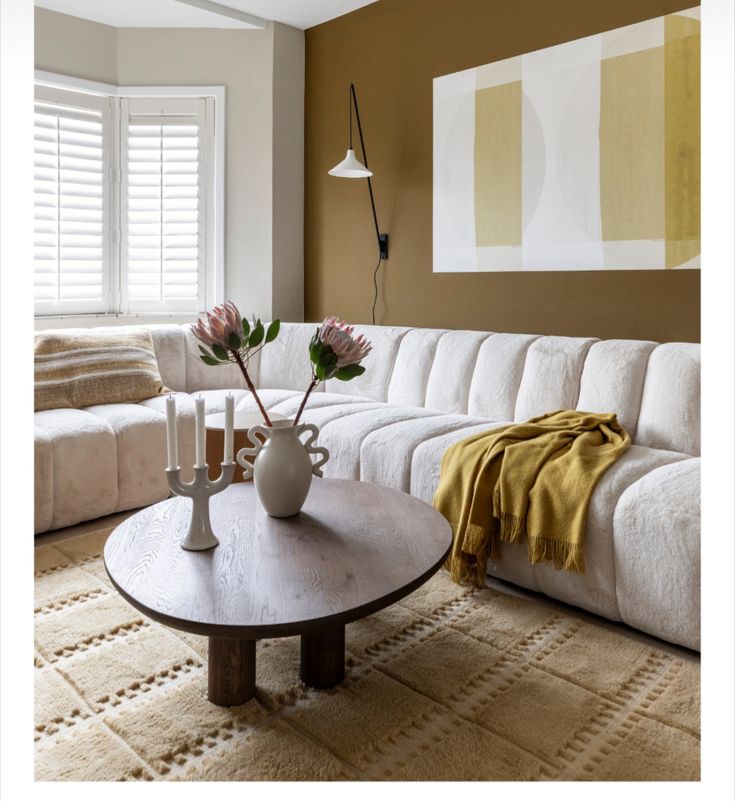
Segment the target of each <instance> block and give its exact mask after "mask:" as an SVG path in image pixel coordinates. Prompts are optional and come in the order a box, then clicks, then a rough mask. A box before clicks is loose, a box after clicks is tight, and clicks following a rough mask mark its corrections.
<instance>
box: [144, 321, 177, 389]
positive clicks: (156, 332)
mask: <svg viewBox="0 0 735 801" xmlns="http://www.w3.org/2000/svg"><path fill="white" fill-rule="evenodd" d="M147 328H148V330H149V331H150V332H151V339H152V340H153V350H154V351H155V352H156V361H157V362H158V371H159V372H160V374H161V381H163V383H164V384H165V385H166V386H167V387H168V388H169V389H173V390H174V391H175V392H186V327H185V326H183V325H175V324H172V325H149V326H147Z"/></svg>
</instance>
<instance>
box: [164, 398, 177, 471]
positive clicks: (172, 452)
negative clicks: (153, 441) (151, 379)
mask: <svg viewBox="0 0 735 801" xmlns="http://www.w3.org/2000/svg"><path fill="white" fill-rule="evenodd" d="M166 446H167V449H168V466H169V468H170V469H171V470H176V468H177V467H178V466H179V444H178V438H177V435H176V398H174V396H173V395H169V396H168V397H167V398H166Z"/></svg>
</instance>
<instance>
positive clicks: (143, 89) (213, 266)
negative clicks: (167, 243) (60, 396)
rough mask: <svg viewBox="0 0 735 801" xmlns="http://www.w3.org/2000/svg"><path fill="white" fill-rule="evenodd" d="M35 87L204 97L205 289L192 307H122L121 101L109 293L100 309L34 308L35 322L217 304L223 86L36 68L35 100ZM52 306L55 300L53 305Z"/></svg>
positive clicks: (221, 271) (220, 293) (149, 314)
mask: <svg viewBox="0 0 735 801" xmlns="http://www.w3.org/2000/svg"><path fill="white" fill-rule="evenodd" d="M36 87H44V88H50V89H61V90H65V91H71V92H77V93H80V92H81V93H83V94H88V95H97V96H100V95H102V96H106V97H110V98H113V99H115V100H117V99H123V98H129V99H132V98H151V99H155V98H163V99H169V100H172V99H175V98H202V99H204V100H205V101H206V103H205V104H206V110H207V112H206V115H205V130H204V131H203V133H204V135H205V136H206V137H207V147H206V162H205V170H206V174H207V184H208V186H207V192H206V198H205V216H206V220H205V227H206V231H207V236H206V246H205V256H204V260H203V261H204V288H203V289H204V291H203V292H200V293H199V301H198V304H197V308H196V309H195V310H193V311H186V312H182V311H175V310H174V311H170V310H168V309H155V308H152V309H150V310H148V311H135V312H129V311H127V310H126V309H125V308H124V305H123V304H124V297H123V292H122V286H123V276H122V273H123V265H122V263H121V250H122V235H121V227H122V212H123V210H122V209H121V208H120V201H121V194H120V186H121V179H122V175H121V169H120V168H121V164H120V156H121V151H122V141H121V139H122V131H121V112H120V106H121V103H120V102H112V103H111V105H112V107H113V108H112V111H111V119H112V137H113V140H114V141H113V146H112V148H111V159H110V164H109V170H108V176H109V180H108V188H109V195H110V197H109V204H108V205H109V217H110V223H111V225H110V228H109V231H110V247H109V260H108V263H109V279H108V280H109V291H108V293H107V295H108V301H107V309H106V310H105V311H102V312H99V311H90V312H89V313H86V312H83V311H73V310H71V309H69V310H65V309H63V308H59V307H58V306H56V308H55V309H48V310H45V309H44V310H43V311H39V310H38V307H37V308H36V311H35V318H36V320H37V321H39V322H42V321H44V320H54V319H57V320H59V319H69V318H81V319H84V318H89V317H94V318H100V319H101V321H104V320H106V319H110V320H115V321H116V322H120V321H123V322H124V321H125V320H126V319H130V320H131V321H136V320H139V318H141V317H142V318H154V317H155V318H164V319H171V320H179V319H182V318H183V319H193V318H194V317H196V315H197V314H199V313H201V312H203V311H206V310H207V309H208V308H211V307H212V306H213V305H215V304H216V303H222V302H223V301H224V296H225V127H226V103H225V101H226V90H225V87H224V86H160V85H156V86H140V85H135V86H125V85H121V86H116V85H114V84H107V83H100V82H98V81H89V80H86V79H83V78H74V77H71V76H66V75H60V74H57V73H52V72H46V71H44V70H36V71H35V85H34V98H35V89H36ZM54 305H55V304H54Z"/></svg>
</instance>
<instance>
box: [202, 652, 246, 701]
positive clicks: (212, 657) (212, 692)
mask: <svg viewBox="0 0 735 801" xmlns="http://www.w3.org/2000/svg"><path fill="white" fill-rule="evenodd" d="M208 685H209V686H208V688H207V689H208V692H207V695H208V697H209V700H210V701H211V702H212V703H213V704H217V705H218V706H239V705H240V704H244V703H245V701H248V700H250V699H251V698H252V697H253V696H254V695H255V640H235V639H230V638H229V637H210V638H209V675H208Z"/></svg>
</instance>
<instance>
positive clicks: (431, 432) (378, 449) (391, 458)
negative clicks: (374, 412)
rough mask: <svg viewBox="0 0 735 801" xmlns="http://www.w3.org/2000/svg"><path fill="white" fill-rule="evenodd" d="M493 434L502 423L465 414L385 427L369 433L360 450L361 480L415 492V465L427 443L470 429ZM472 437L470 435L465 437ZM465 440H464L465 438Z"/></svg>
mask: <svg viewBox="0 0 735 801" xmlns="http://www.w3.org/2000/svg"><path fill="white" fill-rule="evenodd" d="M474 425H478V426H482V427H483V428H484V429H486V430H488V431H490V430H492V429H493V428H495V427H496V426H498V425H499V424H498V423H493V422H491V421H489V420H483V419H482V418H481V417H468V416H467V415H465V414H439V415H437V416H435V417H424V416H421V417H416V418H413V419H410V420H401V421H399V422H396V423H391V424H390V425H387V426H383V427H381V428H378V429H376V430H375V431H372V432H371V433H369V434H368V435H367V436H366V437H365V439H364V440H363V442H362V446H361V448H360V478H361V479H362V481H371V482H373V483H374V484H381V485H382V486H384V487H392V488H394V489H398V490H401V491H402V492H409V493H410V492H411V463H412V461H413V456H414V453H415V451H416V449H417V448H418V447H419V446H420V445H422V444H423V443H425V442H428V441H429V440H432V439H434V438H435V437H440V436H442V435H444V434H451V433H453V432H455V431H462V430H464V429H466V428H468V427H470V426H474ZM464 436H469V435H467V434H465V435H463V437H464ZM463 437H462V438H463Z"/></svg>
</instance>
